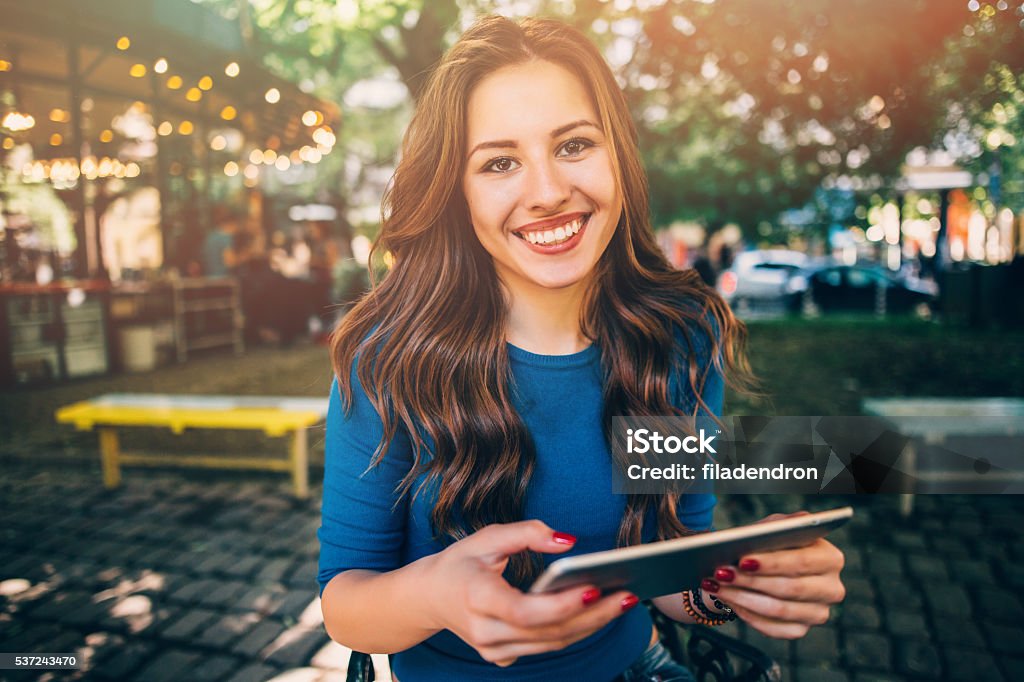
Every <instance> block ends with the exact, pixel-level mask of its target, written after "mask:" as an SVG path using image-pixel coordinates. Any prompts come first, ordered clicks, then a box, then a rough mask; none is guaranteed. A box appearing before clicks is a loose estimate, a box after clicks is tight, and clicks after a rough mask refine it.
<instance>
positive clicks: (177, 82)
mask: <svg viewBox="0 0 1024 682" xmlns="http://www.w3.org/2000/svg"><path fill="white" fill-rule="evenodd" d="M181 85H182V81H181V76H171V77H170V78H168V79H167V87H168V89H170V90H177V89H179V88H180V87H181Z"/></svg>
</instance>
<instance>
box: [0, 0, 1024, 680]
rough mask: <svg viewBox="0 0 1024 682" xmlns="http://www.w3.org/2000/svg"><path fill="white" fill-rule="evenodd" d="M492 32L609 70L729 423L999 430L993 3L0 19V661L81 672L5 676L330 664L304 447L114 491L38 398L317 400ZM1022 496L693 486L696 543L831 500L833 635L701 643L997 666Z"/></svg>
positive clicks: (24, 14)
mask: <svg viewBox="0 0 1024 682" xmlns="http://www.w3.org/2000/svg"><path fill="white" fill-rule="evenodd" d="M495 12H496V13H501V14H505V15H508V16H512V17H519V16H526V15H532V14H543V15H548V16H554V17H559V18H562V19H564V20H565V21H568V22H570V23H572V24H574V25H576V26H578V27H579V28H580V29H581V30H582V31H583V32H584V33H585V34H587V35H588V36H589V37H590V38H591V39H592V40H593V41H594V42H595V43H596V44H597V45H598V46H599V47H600V48H601V50H602V51H603V53H604V54H605V56H606V58H607V60H608V62H609V63H610V64H611V66H612V68H613V70H614V71H615V73H616V75H617V77H618V79H619V82H620V84H621V86H622V87H623V89H624V91H625V92H626V95H627V98H628V101H629V104H630V107H631V108H632V111H633V115H634V118H635V120H636V122H637V124H638V127H639V134H640V140H639V141H640V147H641V151H642V154H643V157H644V161H645V165H646V168H647V172H648V174H649V178H650V183H651V212H652V215H653V218H654V221H653V222H654V227H655V229H656V230H657V234H658V238H659V241H660V243H661V244H662V247H663V249H664V251H665V253H666V255H667V256H668V258H669V259H670V260H671V262H672V263H674V264H675V265H676V266H677V267H679V268H695V269H696V270H697V271H698V272H699V273H700V274H701V276H702V277H703V278H704V280H705V281H706V282H707V283H708V284H709V286H713V287H715V288H717V289H718V291H719V292H720V293H721V294H722V295H723V296H724V297H725V298H726V300H728V301H729V302H730V304H731V305H732V306H733V309H734V310H735V311H736V313H737V315H739V316H740V317H741V318H742V319H744V320H745V321H747V323H748V327H749V351H750V355H751V362H752V364H753V366H754V370H755V372H756V373H757V374H758V375H759V376H760V377H761V378H762V380H763V383H764V389H765V391H764V393H765V395H764V396H762V397H759V398H745V397H741V396H736V395H732V394H730V395H728V396H727V400H726V412H727V413H728V414H737V415H738V414H765V415H775V414H778V415H857V414H887V413H888V414H895V413H899V412H900V410H901V409H902V410H904V412H903V413H904V414H905V413H906V410H907V409H909V410H911V412H914V411H915V410H916V411H917V413H920V414H923V413H928V414H932V415H943V414H947V413H949V414H952V413H953V412H956V413H957V414H961V415H968V416H977V417H979V418H982V419H983V418H984V417H986V416H991V415H1003V416H1005V415H1017V416H1024V406H1022V404H1021V398H1020V397H1021V396H1022V395H1024V113H1022V112H1024V4H1021V2H1019V1H1015V2H1008V1H1004V0H999V1H998V2H980V1H979V0H970V1H968V0H929V1H927V2H926V1H925V0H906V1H905V2H890V1H888V0H846V1H843V2H840V1H838V0H799V1H798V0H729V1H723V0H718V1H714V0H609V1H599V0H576V1H572V0H563V1H556V0H507V1H501V0H491V1H486V0H430V1H429V2H428V1H426V0H397V1H390V2H385V1H383V0H159V1H157V0H131V1H129V0H79V1H78V2H75V3H66V2H59V1H57V0H35V1H34V2H31V3H26V2H21V1H18V0H0V462H2V463H3V467H4V469H3V471H4V473H3V476H2V478H0V566H2V567H3V568H2V571H0V607H2V608H0V649H3V650H6V651H14V650H26V651H36V652H42V651H46V650H48V651H72V650H74V651H80V652H83V656H85V658H86V660H88V661H89V665H88V667H87V669H85V670H82V671H77V672H63V673H57V672H48V673H35V674H21V675H20V676H18V675H19V674H18V673H14V672H9V671H0V679H4V678H6V677H7V676H10V677H11V679H15V678H17V679H36V677H39V676H40V675H41V676H42V679H64V678H69V679H82V678H96V679H130V678H138V679H146V680H153V679H232V680H246V679H271V678H275V677H281V678H285V677H287V679H289V680H290V679H293V677H289V676H294V679H309V680H314V679H338V676H339V675H342V674H343V672H342V671H343V670H344V668H345V665H346V664H347V652H346V651H345V650H344V649H343V648H342V647H338V646H337V645H333V644H331V643H330V642H329V641H328V640H327V637H326V634H325V633H324V632H323V628H322V623H320V622H319V620H318V619H319V604H318V600H317V598H316V592H315V559H316V552H317V544H316V539H315V535H314V534H315V530H316V528H317V526H318V514H319V506H318V500H317V498H318V497H319V488H318V486H319V484H320V480H321V478H322V464H323V431H322V426H321V427H314V428H313V429H312V431H311V436H310V439H309V441H310V449H311V458H312V462H311V463H312V466H311V482H312V496H311V498H310V499H307V500H297V499H294V498H293V497H292V496H291V494H290V492H289V488H288V482H287V480H286V478H285V477H282V476H280V475H272V474H259V473H255V472H244V471H232V472H228V473H224V472H220V473H218V472H213V471H207V472H201V473H200V472H183V471H180V470H176V469H174V468H171V467H169V468H165V469H160V468H158V469H148V470H145V471H140V470H137V469H126V472H125V480H124V483H123V485H122V487H121V488H119V489H117V490H113V491H107V490H105V489H104V488H103V485H102V478H101V475H100V466H99V457H98V447H97V441H96V436H95V434H93V433H91V432H87V431H76V430H74V428H73V427H72V426H71V425H64V424H61V425H58V424H57V423H56V422H55V419H54V413H55V411H56V410H57V409H58V408H60V407H62V406H65V405H68V404H70V403H74V402H76V401H80V400H87V399H91V398H94V397H96V396H99V395H101V394H106V393H120V392H155V393H169V394H180V393H184V394H202V395H227V396H253V395H275V396H307V397H316V398H324V397H325V396H326V395H327V392H328V390H329V386H330V380H331V369H330V360H329V358H328V355H327V352H326V348H325V345H324V343H325V339H326V334H327V333H328V332H329V330H330V328H331V327H332V326H333V325H334V324H335V323H336V321H337V320H338V319H339V318H340V316H341V315H343V314H344V312H345V310H346V309H347V307H348V306H350V305H351V303H352V302H353V301H354V300H356V299H357V298H358V297H359V296H360V295H361V294H362V293H363V292H364V291H365V290H366V288H367V286H368V281H369V280H368V277H367V274H366V273H367V267H368V265H367V259H368V254H369V247H370V244H371V243H372V240H373V239H374V238H375V236H376V233H377V230H378V223H379V212H380V199H381V194H382V192H383V190H384V188H385V186H386V185H387V182H388V180H389V178H390V177H391V174H392V172H393V170H394V167H395V161H396V155H397V153H398V149H399V145H400V140H401V134H402V132H403V130H404V126H405V125H406V123H407V122H408V120H409V117H410V115H411V111H412V108H413V106H414V105H415V101H416V97H417V95H418V93H419V91H420V89H421V88H422V86H423V83H424V79H425V76H426V74H428V73H429V71H430V68H431V67H432V65H433V64H434V63H436V61H437V60H438V59H439V58H440V56H441V55H442V53H443V52H444V50H445V49H446V48H447V47H448V46H449V45H451V43H452V42H453V41H454V40H455V39H456V38H457V36H458V35H459V33H460V32H461V31H462V30H463V29H464V28H466V27H467V26H469V25H470V24H471V23H472V22H473V21H474V19H475V18H477V17H479V16H481V15H483V14H487V13H495ZM523 105H524V106H528V103H523ZM383 266H386V264H384V265H383ZM383 266H382V267H383ZM886 401H888V402H886ZM914 401H918V402H914ZM921 401H923V402H921ZM122 431H123V433H122V442H123V443H124V445H125V446H126V447H134V446H142V447H146V448H149V449H151V450H152V449H156V450H159V451H161V452H167V453H194V452H197V451H208V450H218V449H220V450H228V451H236V452H245V453H246V454H248V455H250V456H253V457H263V456H265V457H273V456H275V454H280V452H282V451H283V449H284V447H285V446H284V445H283V444H282V442H281V440H280V439H276V438H267V437H265V436H263V435H262V434H260V433H253V432H244V431H224V430H218V431H211V430H195V431H193V430H187V431H186V432H185V433H183V434H179V435H175V434H172V433H170V432H169V431H168V430H166V429H156V428H137V429H128V430H122ZM956 435H957V434H955V433H947V434H942V435H941V437H947V436H948V437H955V436H956ZM937 437H939V436H937V435H936V434H932V437H931V440H932V441H935V440H936V438H937ZM940 440H941V438H940ZM946 473H948V472H941V471H940V472H936V476H938V477H939V478H941V476H944V475H946ZM936 480H938V479H936ZM938 490H940V488H937V487H933V488H930V489H929V488H922V490H921V491H922V492H937V491H938ZM1016 500H1017V498H1016V496H1002V497H999V496H964V497H956V496H939V495H919V496H918V498H917V500H916V502H915V503H914V504H913V505H911V506H909V507H908V506H907V505H906V504H900V503H899V501H898V500H897V499H896V497H895V496H877V497H868V496H863V497H858V498H857V499H855V500H832V499H818V498H815V499H799V498H794V499H789V498H783V497H767V496H764V497H756V496H750V497H744V498H736V499H729V500H722V502H721V504H720V505H719V510H718V514H719V516H718V517H717V518H716V525H717V526H719V527H725V526H728V525H731V524H733V523H740V522H745V521H749V520H752V519H755V518H758V517H759V516H760V515H763V514H765V513H769V512H772V511H791V510H793V509H796V508H798V507H807V508H826V507H830V506H836V505H838V504H840V503H847V502H853V503H854V504H855V505H856V506H857V510H858V515H857V522H856V523H855V524H853V526H852V527H851V528H850V529H848V530H844V531H843V532H842V534H840V535H838V537H837V541H838V542H839V543H840V544H841V545H842V546H843V548H844V550H845V551H846V553H847V561H848V568H847V571H846V573H844V580H846V582H847V585H848V587H849V588H850V596H849V598H848V599H847V602H846V603H845V604H844V605H843V606H842V607H840V608H837V609H836V611H835V614H836V615H835V616H834V618H833V621H832V622H830V624H829V625H827V626H824V627H821V628H816V629H814V630H813V631H812V635H811V636H809V637H808V638H806V639H805V640H801V641H800V642H799V643H790V642H775V641H771V640H767V639H765V638H763V637H759V636H758V634H757V633H756V632H753V631H751V630H749V629H745V628H743V627H742V626H730V627H732V628H733V630H732V631H731V634H734V635H735V636H738V637H740V638H742V639H744V640H746V641H749V642H752V643H754V644H756V645H757V646H759V647H760V648H762V649H763V650H765V651H767V652H769V653H770V654H771V655H772V656H773V657H775V658H776V660H778V661H779V662H780V663H782V664H783V665H782V669H783V674H784V676H785V677H784V679H790V680H800V681H801V682H803V681H804V680H819V679H822V680H833V679H834V680H883V679H965V680H969V679H986V680H998V679H1007V680H1016V679H1022V678H1024V658H1022V657H1021V653H1020V651H1019V648H1018V643H1019V641H1020V637H1021V636H1022V635H1024V630H1022V627H1021V622H1024V620H1022V618H1024V609H1022V606H1021V603H1020V601H1019V597H1018V595H1019V594H1020V589H1021V588H1022V587H1024V585H1022V584H1021V579H1020V577H1019V575H1018V574H1016V573H1015V572H1014V571H1013V570H1012V567H1013V566H1014V565H1016V564H1017V563H1019V562H1020V561H1021V560H1024V550H1022V547H1024V543H1021V532H1020V528H1021V525H1022V522H1024V513H1022V511H1024V505H1022V504H1021V503H1020V502H1017V501H1016ZM44 531H45V532H44ZM940 595H941V596H940Z"/></svg>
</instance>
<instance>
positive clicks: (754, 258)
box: [716, 249, 809, 310]
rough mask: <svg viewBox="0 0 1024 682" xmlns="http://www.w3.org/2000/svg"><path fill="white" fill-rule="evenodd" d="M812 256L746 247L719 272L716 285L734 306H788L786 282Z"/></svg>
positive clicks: (742, 307) (746, 307)
mask: <svg viewBox="0 0 1024 682" xmlns="http://www.w3.org/2000/svg"><path fill="white" fill-rule="evenodd" d="M808 260H809V259H808V256H807V254H805V253H801V252H799V251H788V250H784V249H762V250H760V251H744V252H742V253H740V254H737V256H736V258H735V259H734V260H733V262H732V265H731V266H730V267H729V268H728V269H727V270H724V271H723V272H722V274H720V275H719V276H718V281H717V283H716V288H717V289H718V293H720V294H721V295H722V297H723V298H724V299H725V300H726V302H727V303H729V304H730V305H731V306H732V307H733V309H734V310H735V309H749V308H755V307H772V306H784V305H785V301H786V296H787V291H786V282H788V281H789V278H790V276H791V275H793V274H795V273H796V272H798V271H799V270H800V269H801V268H803V267H805V266H806V265H807V264H808Z"/></svg>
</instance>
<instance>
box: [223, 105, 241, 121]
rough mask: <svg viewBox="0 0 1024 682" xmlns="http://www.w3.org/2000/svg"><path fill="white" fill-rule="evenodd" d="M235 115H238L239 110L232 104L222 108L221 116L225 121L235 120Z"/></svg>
mask: <svg viewBox="0 0 1024 682" xmlns="http://www.w3.org/2000/svg"><path fill="white" fill-rule="evenodd" d="M235 116H238V111H236V110H235V108H234V107H233V106H231V105H230V104H229V105H227V106H226V107H224V108H223V109H221V110H220V117H221V118H222V119H224V120H225V121H233V120H235Z"/></svg>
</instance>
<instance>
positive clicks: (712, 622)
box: [683, 588, 736, 626]
mask: <svg viewBox="0 0 1024 682" xmlns="http://www.w3.org/2000/svg"><path fill="white" fill-rule="evenodd" d="M698 589H699V588H698ZM698 594H699V593H698ZM697 598H698V600H699V599H700V597H699V596H698V597H697ZM701 606H704V608H705V609H707V606H706V605H704V604H701ZM683 610H684V611H686V615H688V616H690V618H693V622H694V623H697V624H698V625H709V626H717V625H725V624H726V623H728V622H730V621H732V620H734V619H735V618H736V614H732V617H731V618H706V617H704V616H702V615H701V614H699V613H697V610H696V609H695V608H694V607H693V602H691V601H690V590H686V591H684V592H683Z"/></svg>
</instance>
